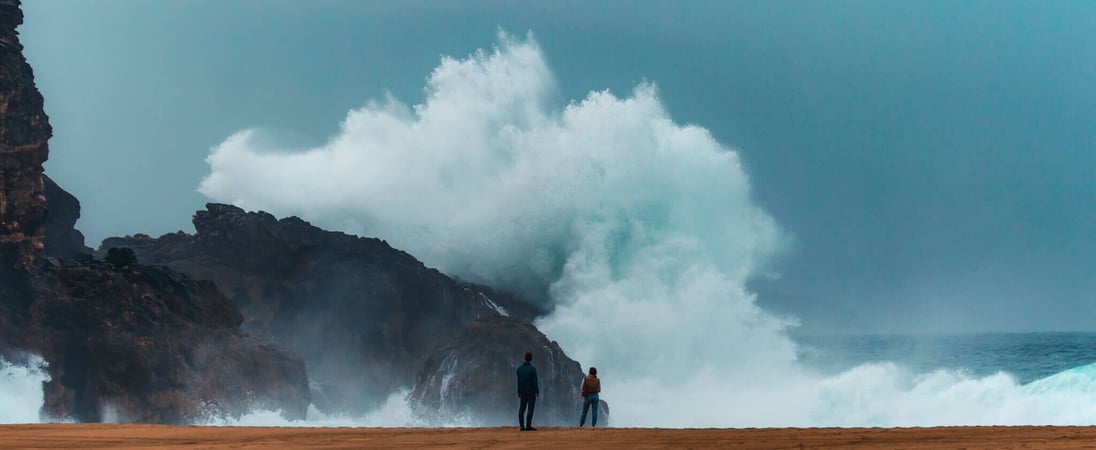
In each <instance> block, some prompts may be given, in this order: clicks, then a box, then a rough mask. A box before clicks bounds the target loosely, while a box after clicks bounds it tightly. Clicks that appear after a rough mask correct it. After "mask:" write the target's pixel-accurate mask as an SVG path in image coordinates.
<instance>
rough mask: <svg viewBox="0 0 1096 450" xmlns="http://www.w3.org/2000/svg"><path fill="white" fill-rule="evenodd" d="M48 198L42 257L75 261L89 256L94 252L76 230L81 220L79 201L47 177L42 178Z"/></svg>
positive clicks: (82, 235) (81, 234)
mask: <svg viewBox="0 0 1096 450" xmlns="http://www.w3.org/2000/svg"><path fill="white" fill-rule="evenodd" d="M42 180H43V181H44V185H45V197H46V223H45V239H44V240H43V241H42V243H43V244H44V247H43V249H42V254H43V255H45V256H51V257H54V258H60V259H73V258H75V257H76V256H77V255H90V254H91V252H92V250H91V248H88V247H87V246H86V245H84V234H83V233H81V232H80V231H79V230H77V229H76V220H77V219H79V218H80V201H79V200H77V199H76V197H73V196H72V194H69V193H68V192H66V191H65V190H64V189H61V186H58V185H57V183H55V182H53V180H51V179H50V178H49V177H48V176H46V175H43V176H42Z"/></svg>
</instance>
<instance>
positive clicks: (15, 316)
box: [0, 0, 309, 423]
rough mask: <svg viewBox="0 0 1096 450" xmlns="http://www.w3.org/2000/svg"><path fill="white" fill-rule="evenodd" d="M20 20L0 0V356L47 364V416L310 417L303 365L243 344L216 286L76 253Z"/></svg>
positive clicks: (71, 208)
mask: <svg viewBox="0 0 1096 450" xmlns="http://www.w3.org/2000/svg"><path fill="white" fill-rule="evenodd" d="M22 20H23V15H22V12H21V10H20V9H19V2H18V1H17V0H0V356H2V357H4V358H5V359H7V360H9V361H19V360H21V359H24V358H25V357H26V355H27V354H28V353H34V354H39V355H41V356H42V357H43V358H44V359H45V361H46V362H47V364H48V367H47V369H46V370H47V372H48V374H49V376H50V378H51V380H50V381H49V382H48V383H46V384H45V386H44V394H45V405H44V407H43V413H44V414H46V415H48V416H50V417H52V418H61V419H71V420H81V421H101V420H119V421H140V422H159V423H184V422H189V421H192V420H203V419H206V418H208V417H210V416H217V415H222V414H223V415H237V414H240V413H242V412H244V411H246V410H247V409H249V408H251V407H255V406H269V407H272V408H278V409H281V410H282V411H284V412H285V414H286V415H287V416H288V417H290V418H301V417H304V414H305V411H306V408H307V407H308V404H309V390H308V381H307V378H306V373H305V368H304V363H303V362H302V361H301V359H300V358H298V357H296V356H293V355H292V354H290V353H288V352H287V351H285V350H282V349H279V348H276V347H275V346H273V345H272V344H270V343H265V342H261V341H259V340H257V339H255V338H252V337H249V336H248V335H246V334H244V333H243V332H242V331H241V329H240V323H241V321H242V316H241V315H240V313H239V311H238V310H237V309H236V308H235V306H234V305H233V304H232V303H231V302H230V301H229V300H228V299H227V298H225V297H224V295H223V294H222V293H221V292H220V291H219V290H218V289H217V288H216V287H215V286H214V285H212V284H211V283H209V282H198V281H194V280H192V279H190V278H188V277H185V276H181V275H179V274H178V273H175V272H172V271H170V270H168V269H166V268H158V267H147V266H141V265H139V264H135V263H132V262H133V261H132V256H131V257H130V259H129V260H128V261H127V262H128V263H126V264H113V265H112V264H108V263H104V262H95V261H92V260H91V258H90V256H83V257H81V256H80V255H81V254H84V253H87V252H88V251H89V249H87V248H86V247H84V245H83V236H82V235H80V233H79V232H78V231H76V230H75V229H74V228H73V224H75V222H76V219H77V218H78V217H79V202H77V201H76V199H75V198H74V197H72V196H71V195H69V194H68V193H66V192H64V190H62V189H60V187H58V186H56V185H55V184H53V183H52V181H51V180H48V179H47V178H45V177H44V175H43V169H42V163H43V162H44V161H45V160H46V158H47V156H48V148H47V141H48V139H49V137H50V134H51V132H52V130H51V128H50V125H49V119H48V117H47V116H46V114H45V112H44V111H43V109H42V106H43V102H42V96H41V94H40V93H39V92H38V90H37V89H36V88H35V86H34V78H33V74H32V72H31V69H30V66H28V65H27V62H26V60H25V59H24V58H23V55H22V52H21V50H22V46H21V45H20V44H19V40H18V35H17V33H16V31H15V28H16V26H18V25H19V24H20V23H22ZM43 251H44V252H45V254H46V256H47V257H46V258H40V256H41V255H42V252H43ZM118 255H119V257H118V258H112V261H115V262H118V261H123V260H125V258H124V257H125V253H124V252H119V253H118ZM69 258H72V259H76V260H79V261H80V262H75V261H72V260H69ZM119 258H121V259H119ZM5 406H6V405H5Z"/></svg>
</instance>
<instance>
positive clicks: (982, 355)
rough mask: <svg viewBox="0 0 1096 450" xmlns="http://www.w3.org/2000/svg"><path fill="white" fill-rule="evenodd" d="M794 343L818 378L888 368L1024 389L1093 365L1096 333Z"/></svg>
mask: <svg viewBox="0 0 1096 450" xmlns="http://www.w3.org/2000/svg"><path fill="white" fill-rule="evenodd" d="M794 340H795V341H796V343H797V344H798V345H799V347H798V351H797V354H798V358H799V361H800V362H801V363H803V365H804V366H805V367H807V368H809V369H813V370H816V371H818V372H820V373H822V374H824V375H835V374H838V373H840V372H843V371H846V370H849V369H851V368H853V367H856V366H859V365H863V364H869V363H876V362H893V363H896V364H898V365H900V366H903V367H905V368H907V369H909V370H911V371H913V372H917V373H926V372H930V371H934V370H941V369H943V370H952V371H961V372H965V373H968V374H970V375H971V376H974V377H986V376H990V375H993V374H996V373H1000V372H1003V373H1007V374H1010V375H1012V376H1013V377H1015V378H1016V380H1017V381H1018V382H1019V383H1021V384H1028V383H1031V382H1033V381H1036V380H1038V379H1041V378H1046V377H1049V376H1051V375H1054V374H1056V373H1059V372H1063V371H1067V370H1069V369H1073V368H1075V367H1080V366H1086V365H1088V364H1092V363H1096V333H980V334H951V335H901V334H900V335H878V334H870V335H855V334H847V335H803V336H796V337H795V338H794Z"/></svg>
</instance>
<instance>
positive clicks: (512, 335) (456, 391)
mask: <svg viewBox="0 0 1096 450" xmlns="http://www.w3.org/2000/svg"><path fill="white" fill-rule="evenodd" d="M526 351H528V352H532V353H533V365H534V366H536V368H537V375H538V377H539V383H540V398H539V399H538V400H537V404H536V413H535V414H534V418H533V423H534V424H537V425H564V426H574V425H576V424H577V423H578V417H579V414H580V413H581V411H582V397H581V396H580V392H579V390H580V388H581V385H582V379H583V372H582V368H581V367H579V364H578V363H577V362H575V361H574V360H572V359H571V358H568V357H567V355H565V354H564V353H563V350H561V349H560V348H559V345H558V344H556V342H555V341H549V340H548V338H547V337H546V336H545V335H544V334H543V333H541V332H540V331H538V330H537V329H536V328H535V327H534V326H533V325H531V324H529V323H527V322H523V321H520V320H515V319H512V318H509V317H499V316H493V317H484V318H481V319H478V320H476V321H474V322H472V323H470V324H469V325H468V327H467V328H466V329H465V330H464V331H463V332H461V334H460V336H459V337H457V339H455V340H454V341H452V342H451V343H449V344H446V345H444V346H441V347H439V348H438V349H436V350H435V351H434V352H433V353H432V354H431V355H430V357H429V358H428V359H427V360H426V363H425V364H424V365H423V369H422V371H420V372H419V373H418V375H417V376H416V381H415V390H414V391H412V392H411V395H410V397H409V400H410V403H411V405H412V408H413V409H414V410H415V411H416V412H417V413H419V415H421V416H423V417H427V418H428V419H430V420H431V421H433V422H435V423H436V424H438V425H444V424H448V423H452V422H453V421H458V422H460V421H463V422H467V423H472V424H478V425H484V426H494V425H516V424H517V423H518V421H517V406H518V402H517V383H516V381H515V380H516V378H515V371H516V370H517V367H518V366H519V365H520V364H522V356H523V355H524V354H525V352H526ZM603 417H604V418H603ZM598 423H599V424H607V423H608V407H607V406H605V407H604V411H603V412H601V411H599V417H598Z"/></svg>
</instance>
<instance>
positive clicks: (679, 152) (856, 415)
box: [199, 35, 1096, 427]
mask: <svg viewBox="0 0 1096 450" xmlns="http://www.w3.org/2000/svg"><path fill="white" fill-rule="evenodd" d="M554 92H555V81H554V79H553V78H552V75H551V71H550V70H549V69H548V64H547V63H546V61H545V58H544V56H543V54H542V52H541V49H540V47H539V46H538V45H537V44H536V42H535V41H534V40H533V39H532V37H531V36H530V37H528V38H526V39H524V40H522V39H516V38H513V37H510V36H507V35H501V36H500V43H499V45H498V47H496V48H494V49H492V50H491V51H477V52H475V53H473V54H472V55H469V56H468V57H467V58H464V59H456V58H450V57H445V58H443V60H442V62H441V64H440V65H439V66H438V67H437V68H436V69H435V70H434V71H433V73H431V75H430V76H429V78H428V79H427V86H426V89H425V93H426V98H425V100H424V101H423V102H422V103H420V104H418V105H414V106H408V105H406V104H404V103H401V102H400V101H398V100H396V99H393V98H388V99H386V100H384V101H383V102H374V103H370V104H369V105H367V106H365V107H363V108H360V109H356V110H353V111H351V112H350V113H349V114H348V115H347V117H346V120H344V121H343V123H342V124H341V127H340V130H339V132H338V134H336V135H335V136H333V137H331V138H330V139H329V140H328V141H327V142H326V143H325V144H323V145H321V146H317V147H314V148H306V149H300V150H299V151H293V152H287V151H284V149H282V148H279V147H278V146H277V145H271V144H270V142H269V140H264V139H261V136H260V132H259V131H256V130H243V131H240V132H238V133H235V134H233V135H232V136H230V137H229V138H227V139H226V140H225V141H224V142H222V143H221V144H219V145H217V146H216V147H214V148H213V149H212V151H211V152H210V154H209V157H208V158H207V162H208V163H209V165H210V170H211V171H210V174H209V175H208V176H207V177H206V178H205V179H204V180H203V181H202V183H201V186H200V187H199V189H200V191H201V192H202V193H204V194H205V195H207V196H209V197H210V198H213V199H215V200H217V201H223V202H230V203H234V204H237V205H239V206H241V207H244V208H249V209H263V210H267V211H270V212H273V213H275V214H278V215H299V216H302V217H304V218H306V219H308V220H310V221H313V222H315V223H317V224H319V225H322V226H325V227H327V228H334V229H339V230H342V231H347V232H351V233H356V234H363V235H371V236H378V237H381V238H384V239H386V240H388V241H389V242H391V243H392V244H393V245H394V246H395V247H397V248H401V249H404V250H407V251H409V252H410V253H411V254H413V255H415V256H416V257H418V258H420V259H422V260H423V261H424V262H425V263H426V264H428V265H431V266H435V267H438V268H439V269H441V270H442V271H444V272H446V273H449V274H452V275H455V276H458V277H461V278H464V279H467V280H471V281H476V282H480V283H485V284H489V285H493V286H499V287H503V288H505V289H508V290H511V291H514V292H517V293H519V294H521V295H523V296H524V297H525V298H527V299H531V300H534V301H537V302H541V303H543V304H544V305H545V306H548V307H549V308H551V311H552V312H551V313H550V314H549V315H548V316H546V317H543V318H541V319H540V320H539V321H538V322H537V325H538V326H539V327H540V328H541V329H542V330H543V331H544V332H545V333H546V334H548V335H549V336H551V337H552V338H553V339H556V340H558V341H559V343H560V345H561V346H562V347H563V348H564V350H565V351H567V352H568V354H569V355H571V356H572V357H574V358H575V359H577V360H579V361H581V362H583V363H584V364H586V365H594V366H597V367H598V369H599V374H601V375H602V379H603V392H602V394H603V398H604V399H606V400H608V401H609V402H610V403H611V404H612V405H613V421H614V424H616V425H625V426H659V427H696V426H701V427H719V426H834V425H839V426H854V425H860V426H875V425H878V426H911V425H955V424H990V423H1000V424H1014V423H1031V424H1053V423H1065V424H1071V423H1096V407H1094V406H1092V405H1096V401H1094V400H1096V399H1094V398H1093V396H1092V394H1090V393H1088V392H1081V393H1078V392H1072V391H1071V390H1070V391H1068V392H1066V393H1061V392H1055V393H1047V392H1040V391H1038V390H1036V389H1034V388H1029V387H1024V386H1021V385H1020V384H1018V383H1017V382H1016V381H1015V380H1014V379H1013V378H1012V377H1010V376H1008V375H1006V374H996V375H990V376H984V377H973V376H970V375H967V374H964V373H962V372H948V371H931V372H927V373H908V372H906V371H905V370H903V369H902V368H901V367H899V366H897V365H894V364H868V365H862V366H859V367H856V368H853V369H851V370H848V371H845V372H844V373H841V374H838V375H834V376H828V377H826V376H818V375H812V374H810V373H808V372H807V371H806V370H805V369H804V367H803V366H802V364H800V363H799V362H797V361H796V352H795V344H794V343H793V341H792V340H791V339H790V338H788V336H787V334H786V331H785V330H786V329H787V328H788V327H789V326H791V325H792V324H793V323H794V320H792V319H785V318H781V317H777V316H774V315H773V314H770V313H768V312H766V311H764V310H762V309H761V308H759V307H758V306H757V304H756V301H755V300H756V299H755V296H754V294H752V293H751V292H749V291H748V290H747V289H746V288H745V286H746V280H747V279H748V278H749V277H750V276H754V275H758V274H760V273H767V272H768V268H767V267H766V266H767V264H768V262H769V260H770V259H771V258H770V257H771V256H772V255H773V254H775V253H777V252H779V251H780V249H781V248H782V246H783V244H784V243H785V242H787V240H788V239H787V237H786V236H784V235H783V234H782V232H781V231H780V229H779V227H778V226H777V224H776V223H775V222H774V221H773V220H772V218H771V217H770V216H769V215H768V214H767V213H766V212H765V211H763V210H762V209H761V208H759V207H758V206H757V205H755V204H754V203H753V201H752V200H751V194H750V187H749V186H750V184H749V179H748V177H747V175H746V173H745V171H744V169H743V168H742V166H741V163H740V161H739V158H738V156H737V154H736V153H735V151H734V150H733V149H731V148H729V147H726V146H724V145H722V144H720V143H719V142H717V141H716V140H715V139H714V138H713V137H712V135H711V134H710V133H709V132H708V131H707V130H705V129H704V128H701V127H699V126H695V125H682V124H679V123H675V122H674V121H673V120H672V119H671V117H670V115H669V113H668V112H667V111H666V110H665V108H664V107H663V106H662V103H661V101H660V100H659V98H658V93H657V89H656V88H655V86H654V85H653V84H650V83H644V84H641V85H639V86H637V87H636V88H635V90H634V91H633V92H631V93H630V94H629V95H627V96H623V97H619V96H617V95H614V94H613V93H610V92H608V91H596V92H591V93H590V94H589V95H588V96H587V97H586V98H584V99H581V100H578V101H573V102H571V103H569V104H567V105H562V106H559V107H556V106H553V103H552V102H551V101H550V99H551V97H552V94H553V93H554ZM579 381H580V380H576V381H575V382H576V383H578V382H579ZM1075 394H1076V395H1075ZM391 401H395V402H396V403H397V404H398V402H400V401H403V400H400V399H396V400H393V399H390V402H391ZM576 414H577V412H576ZM397 417H399V416H398V415H397ZM317 420H319V421H321V423H322V421H323V420H324V419H323V418H319V419H317ZM401 420H402V419H401ZM399 421H400V420H397V422H399ZM351 422H352V423H360V422H354V421H353V420H352V421H351Z"/></svg>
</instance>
